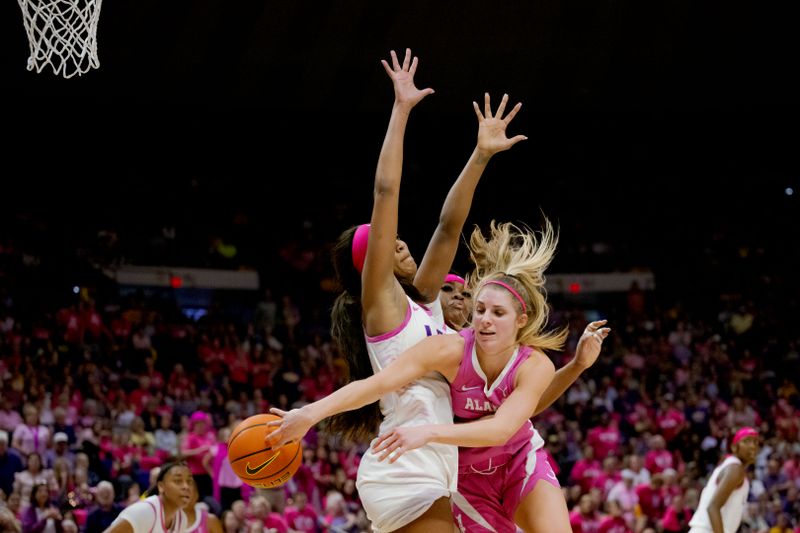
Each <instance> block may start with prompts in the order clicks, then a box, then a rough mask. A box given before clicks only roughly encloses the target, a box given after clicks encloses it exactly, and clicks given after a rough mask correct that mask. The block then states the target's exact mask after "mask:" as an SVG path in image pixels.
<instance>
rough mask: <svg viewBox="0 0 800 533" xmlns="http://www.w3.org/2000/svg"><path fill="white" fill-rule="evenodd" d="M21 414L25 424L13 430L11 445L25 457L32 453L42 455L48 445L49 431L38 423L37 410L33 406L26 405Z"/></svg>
mask: <svg viewBox="0 0 800 533" xmlns="http://www.w3.org/2000/svg"><path fill="white" fill-rule="evenodd" d="M22 414H23V417H24V419H25V423H24V424H20V425H19V426H17V428H16V429H15V430H14V435H13V437H12V438H11V445H12V446H13V447H14V448H16V449H17V450H19V451H20V452H21V453H22V454H23V455H25V456H26V457H27V456H28V455H29V454H31V453H33V452H36V453H38V454H39V455H40V456H41V455H44V453H45V451H46V450H47V446H48V445H49V443H50V430H49V429H47V428H46V427H45V426H43V425H41V424H40V423H39V410H38V409H37V408H36V407H35V406H34V405H33V404H26V405H25V407H23V408H22Z"/></svg>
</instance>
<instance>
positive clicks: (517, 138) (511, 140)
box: [508, 135, 528, 148]
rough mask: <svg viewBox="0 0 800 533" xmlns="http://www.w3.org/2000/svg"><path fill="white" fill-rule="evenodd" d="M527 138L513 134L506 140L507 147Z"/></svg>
mask: <svg viewBox="0 0 800 533" xmlns="http://www.w3.org/2000/svg"><path fill="white" fill-rule="evenodd" d="M527 140H528V138H527V137H526V136H524V135H515V136H514V137H511V138H510V139H509V140H508V147H509V148H511V147H512V146H514V145H515V144H517V143H518V142H520V141H527Z"/></svg>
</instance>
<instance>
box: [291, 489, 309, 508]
mask: <svg viewBox="0 0 800 533" xmlns="http://www.w3.org/2000/svg"><path fill="white" fill-rule="evenodd" d="M307 503H308V497H307V496H306V493H305V492H298V493H297V494H295V496H294V504H295V506H296V507H297V509H298V510H300V511H302V510H303V509H305V508H306V504H307Z"/></svg>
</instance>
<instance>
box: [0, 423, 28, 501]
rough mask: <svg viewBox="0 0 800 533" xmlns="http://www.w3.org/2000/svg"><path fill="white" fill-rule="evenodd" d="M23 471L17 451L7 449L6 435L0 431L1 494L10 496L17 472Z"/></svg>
mask: <svg viewBox="0 0 800 533" xmlns="http://www.w3.org/2000/svg"><path fill="white" fill-rule="evenodd" d="M24 469H25V467H24V466H23V464H22V457H20V455H19V453H18V452H17V450H15V449H13V448H9V447H8V433H6V432H5V431H3V430H0V490H2V491H3V494H5V495H6V496H8V495H9V494H11V491H12V490H13V487H14V479H15V478H16V474H17V472H22V471H23V470H24Z"/></svg>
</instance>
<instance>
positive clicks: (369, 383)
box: [303, 377, 383, 424]
mask: <svg viewBox="0 0 800 533" xmlns="http://www.w3.org/2000/svg"><path fill="white" fill-rule="evenodd" d="M381 396H383V391H382V390H381V389H380V388H379V387H378V386H377V380H376V379H374V377H371V378H367V379H364V380H359V381H353V382H352V383H348V384H347V385H345V386H344V387H342V388H340V389H338V390H337V391H336V392H334V393H332V394H329V395H328V396H326V397H325V398H322V399H321V400H318V401H316V402H314V403H311V404H309V405H307V406H306V407H304V408H303V409H307V410H308V416H309V417H310V418H311V420H312V421H313V424H318V423H319V422H321V421H323V420H324V419H326V418H328V417H330V416H333V415H336V414H339V413H343V412H345V411H352V410H354V409H359V408H361V407H364V406H365V405H369V404H371V403H372V402H376V401H378V400H379V399H380V398H381Z"/></svg>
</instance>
